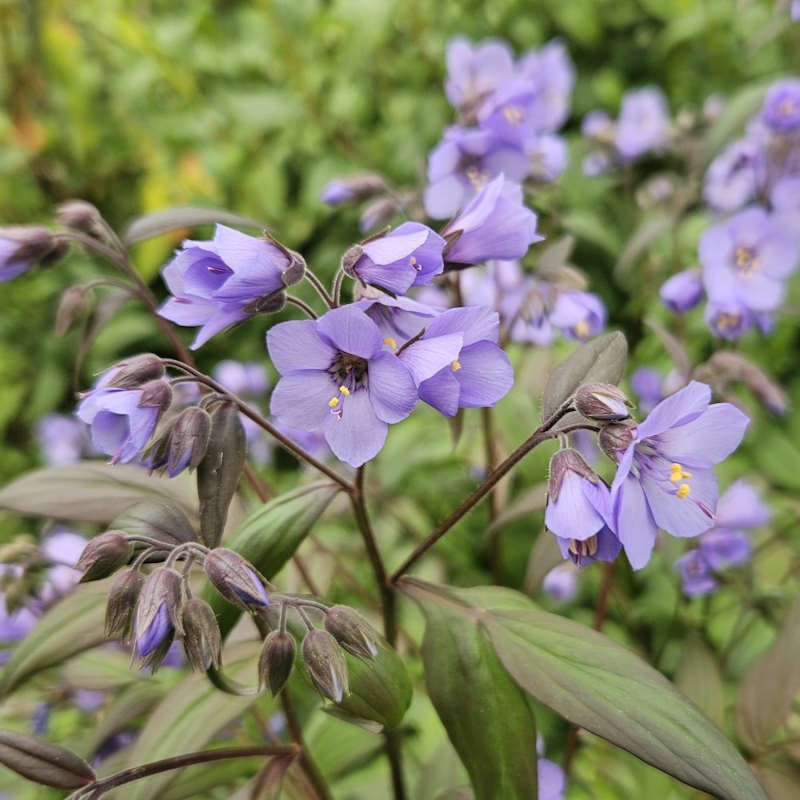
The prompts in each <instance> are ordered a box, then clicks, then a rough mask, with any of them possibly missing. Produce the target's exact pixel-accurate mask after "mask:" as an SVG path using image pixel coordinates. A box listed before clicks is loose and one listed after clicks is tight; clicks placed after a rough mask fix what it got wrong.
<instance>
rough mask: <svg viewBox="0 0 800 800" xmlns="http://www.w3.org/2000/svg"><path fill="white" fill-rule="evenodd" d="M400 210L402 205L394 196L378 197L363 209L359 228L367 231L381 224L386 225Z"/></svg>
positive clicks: (363, 231)
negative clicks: (398, 203)
mask: <svg viewBox="0 0 800 800" xmlns="http://www.w3.org/2000/svg"><path fill="white" fill-rule="evenodd" d="M399 210H400V207H399V206H398V205H397V201H396V200H395V199H394V198H393V197H388V196H387V197H376V198H375V199H374V200H370V201H369V203H367V204H366V205H365V206H364V208H363V209H362V210H361V216H360V217H359V219H358V228H359V230H360V231H361V232H362V233H366V232H367V231H371V230H373V229H374V228H378V227H380V226H381V225H386V223H387V222H389V221H390V220H391V219H392V217H394V215H395V214H397V212H398V211H399Z"/></svg>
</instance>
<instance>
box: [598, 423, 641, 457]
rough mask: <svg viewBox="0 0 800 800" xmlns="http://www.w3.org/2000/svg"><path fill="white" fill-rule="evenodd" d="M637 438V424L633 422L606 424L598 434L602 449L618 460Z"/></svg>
mask: <svg viewBox="0 0 800 800" xmlns="http://www.w3.org/2000/svg"><path fill="white" fill-rule="evenodd" d="M635 438H636V424H635V423H633V422H627V423H625V422H613V423H612V424H611V425H604V426H603V428H602V430H601V431H600V434H599V436H598V441H599V443H600V449H601V450H602V451H603V452H604V453H605V454H606V455H607V456H608V457H609V458H611V459H613V460H614V461H618V460H619V457H620V455H621V454H622V453H624V452H625V451H626V450H627V449H628V447H629V446H630V445H631V443H632V442H633V440H634V439H635Z"/></svg>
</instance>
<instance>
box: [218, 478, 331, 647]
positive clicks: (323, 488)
mask: <svg viewBox="0 0 800 800" xmlns="http://www.w3.org/2000/svg"><path fill="white" fill-rule="evenodd" d="M338 491H339V489H338V487H337V486H336V485H335V484H333V483H331V482H329V481H319V482H317V483H310V484H308V485H307V486H301V487H299V488H297V489H295V490H293V491H291V492H287V493H286V494H282V495H281V496H280V497H276V498H274V499H272V500H270V501H269V502H268V503H265V504H264V505H263V506H261V507H259V508H258V509H257V510H256V511H254V512H253V513H252V514H251V515H250V516H249V517H248V518H247V519H245V521H244V522H242V524H241V525H240V526H239V527H238V528H237V529H236V531H235V532H234V533H233V535H232V536H231V538H230V540H229V541H226V542H225V544H226V545H227V546H228V547H229V548H230V549H231V550H235V551H236V552H237V553H238V554H239V555H240V556H242V558H244V559H246V560H247V561H249V562H250V563H251V564H252V565H253V566H254V567H255V568H256V569H257V570H258V571H259V572H260V573H261V574H262V575H263V576H264V577H265V578H267V579H270V578H272V577H273V576H274V575H275V574H276V573H277V572H279V571H280V570H281V569H282V568H283V566H284V565H285V564H286V562H287V561H288V560H289V559H290V558H291V557H292V555H293V554H294V552H295V550H297V548H298V547H299V546H300V544H301V542H302V541H303V539H304V538H305V537H306V535H307V534H308V532H309V531H310V530H311V528H312V526H313V525H314V523H315V522H316V521H317V520H318V519H319V518H320V516H321V515H322V512H323V511H324V510H325V509H326V508H327V507H328V503H330V502H331V500H332V499H333V498H334V496H335V495H336V493H337V492H338ZM203 596H204V598H205V599H206V600H207V601H208V603H209V604H210V605H211V607H212V608H213V609H214V613H215V614H216V615H217V621H218V622H219V627H220V631H221V632H222V636H223V638H224V637H225V636H226V635H227V634H228V633H229V632H230V630H231V628H233V626H234V625H235V624H236V620H237V619H239V616H240V615H241V613H242V612H241V609H239V608H237V607H235V606H232V605H231V604H230V603H227V602H225V600H223V599H222V597H220V595H219V594H217V592H215V591H213V589H211V588H210V587H207V588H206V590H205V594H204V595H203Z"/></svg>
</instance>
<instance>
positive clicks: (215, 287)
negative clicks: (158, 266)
mask: <svg viewBox="0 0 800 800" xmlns="http://www.w3.org/2000/svg"><path fill="white" fill-rule="evenodd" d="M182 246H183V249H182V250H180V251H179V252H178V254H177V255H176V256H175V258H174V259H173V260H172V261H170V263H169V264H167V266H166V267H164V269H163V272H162V274H163V277H164V281H165V283H166V284H167V286H168V287H169V290H170V292H172V294H173V295H174V296H173V297H170V298H169V299H168V300H167V301H166V302H165V303H164V305H162V306H161V308H160V309H159V312H158V313H159V314H160V315H161V316H162V317H165V318H166V319H168V320H171V321H172V322H175V323H176V324H178V325H187V326H189V327H195V326H200V330H199V331H198V333H197V336H196V338H195V340H194V342H193V343H192V349H197V348H198V347H200V346H201V345H202V344H204V343H205V342H207V341H208V340H209V339H210V338H211V337H212V336H214V335H215V334H217V333H219V332H220V331H221V330H223V329H224V328H227V327H228V326H229V325H233V324H234V323H235V322H240V321H241V320H243V319H247V318H248V317H250V316H252V315H253V314H255V313H257V312H258V311H259V310H261V309H260V305H259V304H260V303H261V301H263V300H265V299H266V298H268V297H270V296H271V295H274V294H275V293H276V292H279V291H280V290H281V289H283V288H284V286H285V283H284V280H283V278H284V273H285V272H286V271H287V270H288V268H289V267H290V266H293V263H294V261H293V257H292V255H291V254H289V253H288V252H287V251H286V250H284V249H283V248H281V247H278V246H277V245H276V244H274V243H273V242H272V241H270V240H269V239H267V238H265V237H260V238H259V237H255V236H247V235H246V234H244V233H240V232H239V231H235V230H233V229H232V228H227V227H225V225H217V227H216V232H215V234H214V238H213V239H212V240H211V241H209V242H195V241H192V240H189V239H187V240H186V241H185V242H184V243H183V245H182Z"/></svg>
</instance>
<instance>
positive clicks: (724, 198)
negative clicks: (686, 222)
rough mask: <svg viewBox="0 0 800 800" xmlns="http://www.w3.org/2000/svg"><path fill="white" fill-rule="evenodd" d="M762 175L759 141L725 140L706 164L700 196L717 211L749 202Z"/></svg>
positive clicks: (762, 151) (760, 181) (731, 209)
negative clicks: (723, 146) (728, 142)
mask: <svg viewBox="0 0 800 800" xmlns="http://www.w3.org/2000/svg"><path fill="white" fill-rule="evenodd" d="M764 179H765V156H764V150H763V148H762V146H761V144H760V143H759V142H756V141H752V140H750V139H740V140H738V141H736V142H732V143H731V144H729V145H728V146H727V147H726V148H725V149H724V150H723V151H722V152H721V153H720V154H719V155H718V156H717V157H716V158H715V159H714V160H713V161H712V162H711V164H710V165H709V167H708V171H707V172H706V177H705V185H704V186H703V197H704V198H705V200H706V202H707V203H708V204H709V205H710V206H711V207H712V208H714V209H716V210H717V211H735V210H736V209H737V208H741V207H742V206H743V205H745V203H748V202H750V201H751V200H752V199H753V198H754V197H755V196H756V194H757V192H758V191H759V189H760V187H761V185H762V183H763V182H764Z"/></svg>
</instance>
